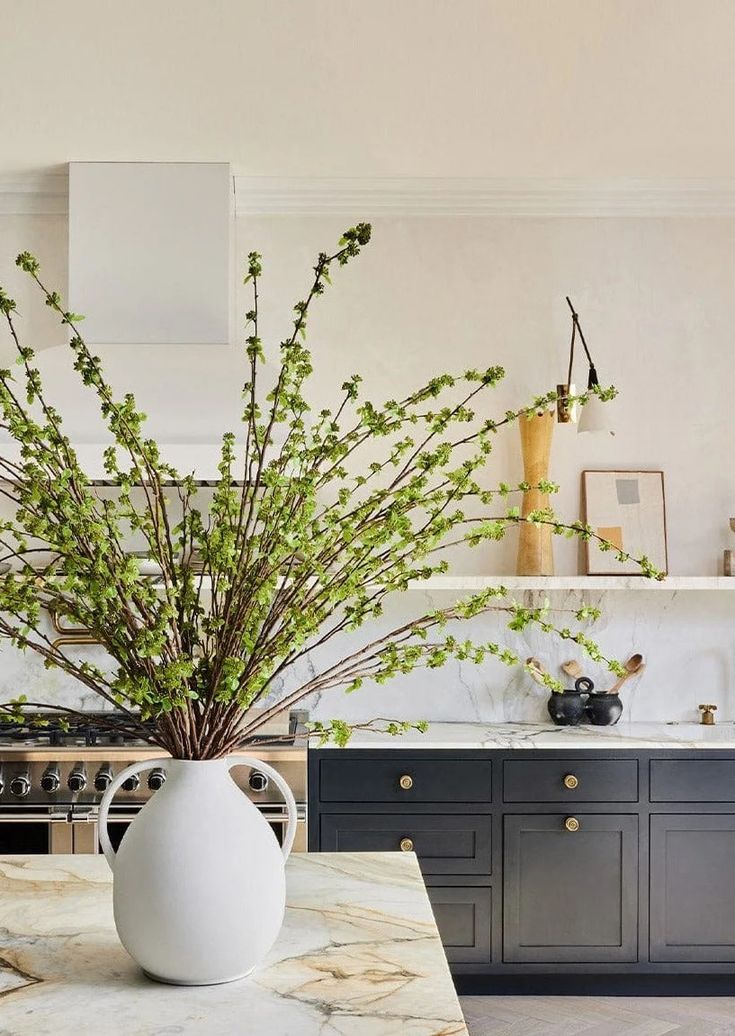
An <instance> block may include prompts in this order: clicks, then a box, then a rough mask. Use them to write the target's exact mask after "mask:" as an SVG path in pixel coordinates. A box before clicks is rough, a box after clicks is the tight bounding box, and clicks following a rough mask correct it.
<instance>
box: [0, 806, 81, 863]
mask: <svg viewBox="0 0 735 1036" xmlns="http://www.w3.org/2000/svg"><path fill="white" fill-rule="evenodd" d="M72 852H74V842H73V838H72V825H71V824H70V823H69V814H68V813H66V812H55V813H54V812H49V810H48V809H47V808H45V807H39V808H38V809H36V810H34V809H33V808H32V807H30V808H29V809H24V810H22V811H21V810H18V811H17V812H13V811H9V812H7V813H3V814H2V815H0V856H14V855H18V854H23V855H28V854H30V855H36V854H39V855H40V854H43V855H45V854H47V853H72Z"/></svg>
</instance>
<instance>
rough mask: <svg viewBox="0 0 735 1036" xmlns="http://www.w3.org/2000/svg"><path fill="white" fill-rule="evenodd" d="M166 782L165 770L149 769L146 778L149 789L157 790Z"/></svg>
mask: <svg viewBox="0 0 735 1036" xmlns="http://www.w3.org/2000/svg"><path fill="white" fill-rule="evenodd" d="M165 783H166V771H165V770H161V769H155V770H151V775H150V777H149V778H148V787H149V788H150V790H151V791H158V789H159V788H162V787H163V785H164V784H165Z"/></svg>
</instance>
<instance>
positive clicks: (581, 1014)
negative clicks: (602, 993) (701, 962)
mask: <svg viewBox="0 0 735 1036" xmlns="http://www.w3.org/2000/svg"><path fill="white" fill-rule="evenodd" d="M460 999H461V1002H462V1010H463V1011H464V1016H465V1019H466V1021H467V1028H468V1029H469V1032H470V1036H577V1034H578V1033H582V1034H584V1036H667V1034H669V1033H675V1034H676V1036H735V997H622V996H614V997H613V996H610V997H583V996H463V997H461V998H460Z"/></svg>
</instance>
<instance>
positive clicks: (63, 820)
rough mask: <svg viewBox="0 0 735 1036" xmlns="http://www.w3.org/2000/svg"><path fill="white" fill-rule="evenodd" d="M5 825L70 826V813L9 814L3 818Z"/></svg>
mask: <svg viewBox="0 0 735 1036" xmlns="http://www.w3.org/2000/svg"><path fill="white" fill-rule="evenodd" d="M2 823H3V824H68V823H69V814H68V813H9V814H5V815H4V816H3V817H2Z"/></svg>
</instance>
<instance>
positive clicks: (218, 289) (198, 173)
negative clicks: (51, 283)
mask: <svg viewBox="0 0 735 1036" xmlns="http://www.w3.org/2000/svg"><path fill="white" fill-rule="evenodd" d="M233 211H234V191H233V185H232V176H231V174H230V167H229V165H227V164H226V163H192V162H72V163H70V165H69V302H70V305H71V308H72V310H73V311H74V312H75V313H84V314H86V319H85V327H84V331H85V337H86V338H87V340H88V342H89V343H90V344H93V345H94V346H95V347H97V346H103V345H122V346H130V345H151V346H166V345H186V344H188V345H202V346H216V345H220V346H221V345H229V343H230V340H231V328H232V290H231V288H232V283H233V279H232V244H233V237H234V235H233V233H232V225H233Z"/></svg>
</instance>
